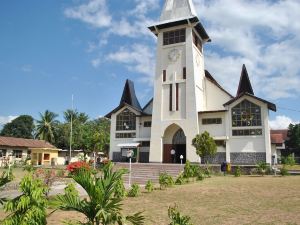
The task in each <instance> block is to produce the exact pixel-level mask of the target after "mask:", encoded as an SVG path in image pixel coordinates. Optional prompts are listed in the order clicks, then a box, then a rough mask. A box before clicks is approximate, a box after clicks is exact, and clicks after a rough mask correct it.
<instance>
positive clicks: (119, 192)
mask: <svg viewBox="0 0 300 225" xmlns="http://www.w3.org/2000/svg"><path fill="white" fill-rule="evenodd" d="M114 195H115V197H117V198H124V197H125V196H126V189H125V186H124V182H123V179H119V180H118V181H117V183H116V189H115V193H114Z"/></svg>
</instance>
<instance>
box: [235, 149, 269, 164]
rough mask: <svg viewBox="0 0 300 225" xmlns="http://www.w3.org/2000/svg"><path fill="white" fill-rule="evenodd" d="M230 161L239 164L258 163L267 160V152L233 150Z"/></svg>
mask: <svg viewBox="0 0 300 225" xmlns="http://www.w3.org/2000/svg"><path fill="white" fill-rule="evenodd" d="M230 162H231V163H232V164H238V165H256V164H258V163H259V162H266V153H265V152H232V153H230Z"/></svg>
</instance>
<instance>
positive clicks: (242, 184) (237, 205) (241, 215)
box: [0, 170, 300, 225]
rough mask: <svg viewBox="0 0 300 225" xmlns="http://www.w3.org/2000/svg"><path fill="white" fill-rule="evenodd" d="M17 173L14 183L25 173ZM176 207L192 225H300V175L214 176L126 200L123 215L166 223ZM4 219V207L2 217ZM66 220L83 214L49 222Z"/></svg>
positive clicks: (60, 214) (152, 223) (148, 224)
mask: <svg viewBox="0 0 300 225" xmlns="http://www.w3.org/2000/svg"><path fill="white" fill-rule="evenodd" d="M15 172H16V171H15ZM18 172H20V173H16V174H18V175H17V178H16V179H20V178H21V177H22V176H23V175H24V174H25V173H24V172H23V171H21V170H20V171H18ZM23 173H24V174H23ZM175 203H176V204H177V205H178V206H179V209H180V210H181V212H182V213H183V214H184V215H188V216H190V217H191V218H192V221H193V223H194V225H202V224H205V225H210V224H228V225H229V224H230V225H234V224H255V225H256V224H269V225H271V224H278V225H279V224H280V225H282V224H285V225H295V224H299V225H300V214H299V212H300V176H287V177H274V176H265V177H259V176H242V177H238V178H235V177H232V176H226V177H223V176H216V177H212V178H209V179H205V180H204V181H202V182H197V183H192V184H187V185H183V186H175V187H173V188H169V189H166V190H155V191H154V192H153V193H150V194H148V193H145V192H143V193H142V194H141V196H139V197H137V198H126V199H125V200H124V206H123V211H124V213H125V214H129V213H134V212H137V211H144V215H145V217H146V222H145V224H146V225H167V224H168V223H169V220H168V216H167V211H168V206H170V205H174V204H175ZM4 215H5V214H4V212H3V211H1V209H0V219H2V218H4ZM67 219H73V220H81V221H84V216H82V215H81V214H79V213H76V212H63V211H57V212H55V213H54V214H52V215H51V216H49V217H48V219H47V221H48V224H50V225H58V224H63V223H62V220H67Z"/></svg>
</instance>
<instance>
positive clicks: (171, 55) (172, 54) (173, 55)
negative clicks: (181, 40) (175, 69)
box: [168, 49, 180, 62]
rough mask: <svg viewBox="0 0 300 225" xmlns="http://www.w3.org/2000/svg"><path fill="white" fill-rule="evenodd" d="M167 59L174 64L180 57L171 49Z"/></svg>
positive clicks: (176, 51)
mask: <svg viewBox="0 0 300 225" xmlns="http://www.w3.org/2000/svg"><path fill="white" fill-rule="evenodd" d="M168 57H169V60H170V61H171V62H176V61H177V60H178V59H179V57H180V51H179V50H178V49H172V50H171V51H170V52H169V55H168Z"/></svg>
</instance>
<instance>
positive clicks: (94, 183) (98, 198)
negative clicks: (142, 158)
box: [56, 163, 144, 225]
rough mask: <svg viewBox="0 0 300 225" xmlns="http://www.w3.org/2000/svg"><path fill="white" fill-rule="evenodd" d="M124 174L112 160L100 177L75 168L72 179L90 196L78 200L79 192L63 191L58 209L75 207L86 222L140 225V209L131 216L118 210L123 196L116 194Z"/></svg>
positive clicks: (57, 199)
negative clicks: (115, 167) (116, 167)
mask: <svg viewBox="0 0 300 225" xmlns="http://www.w3.org/2000/svg"><path fill="white" fill-rule="evenodd" d="M124 173H126V171H124V170H118V171H113V165H112V163H109V164H107V165H106V166H105V167H104V169H103V174H102V176H101V177H97V176H95V175H93V174H92V172H91V171H89V170H82V169H81V170H77V171H76V172H75V173H74V174H73V179H74V180H75V181H76V182H77V183H78V184H80V185H81V186H82V187H83V189H84V190H85V191H86V192H87V194H88V196H89V198H88V199H80V197H79V195H78V193H74V192H67V191H66V192H65V194H64V195H58V196H57V197H56V204H58V208H59V209H61V210H67V211H68V210H75V211H77V212H80V213H82V214H84V215H85V216H86V218H87V220H88V223H87V224H89V225H100V224H102V225H112V224H119V225H125V224H126V222H130V223H131V224H133V225H142V224H144V216H142V215H141V212H139V213H136V214H134V215H132V216H124V215H123V214H122V213H121V206H122V203H121V201H122V197H119V196H117V195H116V194H115V193H116V188H117V185H118V181H119V180H120V179H122V175H123V174H124Z"/></svg>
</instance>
